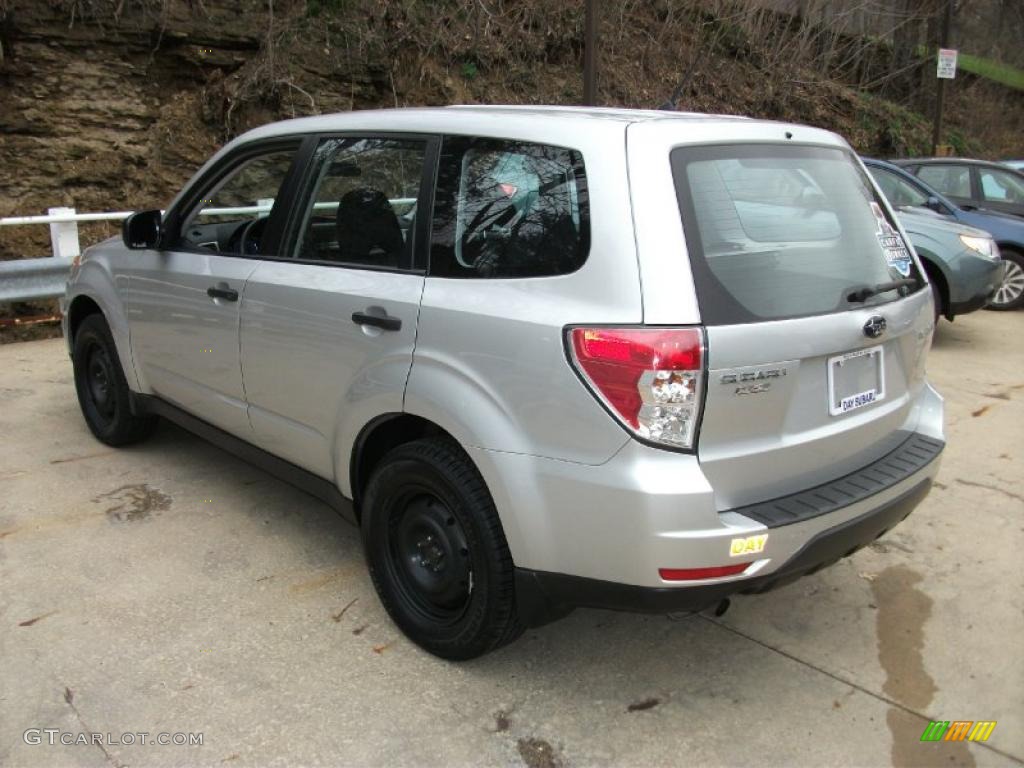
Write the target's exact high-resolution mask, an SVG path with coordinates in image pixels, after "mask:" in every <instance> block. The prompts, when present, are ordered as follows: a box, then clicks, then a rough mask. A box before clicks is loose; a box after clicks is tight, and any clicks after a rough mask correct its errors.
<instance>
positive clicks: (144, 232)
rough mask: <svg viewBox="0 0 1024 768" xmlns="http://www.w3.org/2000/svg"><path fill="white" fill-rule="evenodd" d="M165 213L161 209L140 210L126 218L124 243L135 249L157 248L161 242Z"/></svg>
mask: <svg viewBox="0 0 1024 768" xmlns="http://www.w3.org/2000/svg"><path fill="white" fill-rule="evenodd" d="M162 220H163V215H162V214H161V213H160V211H139V212H138V213H133V214H132V215H131V216H129V217H128V218H127V219H125V220H124V224H122V225H121V237H122V238H123V239H124V244H125V245H126V246H127V247H129V248H131V249H132V250H133V251H140V250H144V249H146V248H156V247H157V246H158V245H159V244H160V229H161V227H160V225H161V222H162Z"/></svg>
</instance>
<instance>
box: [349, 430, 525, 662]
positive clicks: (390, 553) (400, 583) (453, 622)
mask: <svg viewBox="0 0 1024 768" xmlns="http://www.w3.org/2000/svg"><path fill="white" fill-rule="evenodd" d="M362 531H363V545H364V548H365V550H366V560H367V563H368V565H369V569H370V576H371V577H372V579H373V585H374V587H375V588H376V589H377V594H378V595H379V596H380V600H381V602H382V603H383V604H384V608H385V609H386V610H387V612H388V614H389V615H390V616H391V618H392V620H393V621H394V622H395V624H397V625H398V627H399V628H400V629H401V630H402V632H404V633H405V634H406V636H408V638H409V639H410V640H412V641H413V642H414V643H416V644H417V645H419V646H420V647H421V648H423V649H424V650H426V651H429V652H430V653H432V654H434V655H435V656H440V657H441V658H444V659H451V660H464V659H471V658H474V657H476V656H480V655H482V654H485V653H488V652H489V651H493V650H495V649H496V648H499V647H500V646H502V645H505V644H506V643H509V642H511V641H512V640H514V639H515V638H517V637H518V636H519V635H520V634H522V632H523V627H522V625H521V624H520V622H519V619H518V616H517V614H516V601H515V583H514V566H513V563H512V555H511V553H510V552H509V549H508V543H507V542H506V540H505V533H504V531H503V530H502V527H501V521H500V520H499V519H498V512H497V510H496V509H495V507H494V501H493V500H492V499H491V495H490V493H489V492H488V490H487V486H486V485H485V484H484V481H483V478H482V477H481V476H480V473H479V472H478V471H477V469H476V467H475V466H474V465H473V463H472V461H471V460H470V459H469V457H468V456H467V455H466V454H465V452H464V451H463V450H462V449H461V448H460V447H459V446H458V445H457V444H455V443H454V442H452V441H451V440H449V439H445V438H436V437H433V438H425V439H422V440H416V441H414V442H411V443H406V444H404V445H400V446H398V447H397V448H395V449H393V450H392V451H391V452H390V453H388V454H387V455H386V456H385V457H384V458H383V459H382V460H381V462H380V464H378V465H377V467H376V468H375V469H374V471H373V474H372V475H371V477H370V481H369V483H368V484H367V488H366V493H365V495H364V503H363V512H362Z"/></svg>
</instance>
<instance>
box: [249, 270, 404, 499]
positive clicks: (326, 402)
mask: <svg viewBox="0 0 1024 768" xmlns="http://www.w3.org/2000/svg"><path fill="white" fill-rule="evenodd" d="M256 263H258V264H259V266H258V267H257V268H256V270H255V272H253V274H252V275H251V276H250V277H249V280H248V282H247V283H246V286H245V292H244V294H243V295H242V301H241V305H242V309H241V312H242V319H241V323H242V325H241V351H242V375H243V379H244V381H245V392H246V397H247V398H248V402H249V417H250V419H251V421H252V429H253V440H254V441H255V442H256V444H257V445H259V446H260V447H261V448H263V449H264V450H267V451H270V452H271V453H273V454H275V455H277V456H280V457H281V458H283V459H286V460H288V461H290V462H292V463H293V464H297V465H299V466H300V467H302V468H303V469H306V470H309V471H310V472H313V473H314V474H316V475H319V476H321V477H324V478H328V479H334V480H336V481H337V483H338V485H339V490H341V492H342V493H344V494H346V495H350V494H351V489H350V488H349V487H348V486H349V472H348V468H349V458H350V455H351V449H352V445H353V444H354V443H355V440H356V437H357V436H358V434H359V431H360V430H361V429H362V427H363V426H364V425H365V424H367V423H368V422H369V421H371V420H372V419H373V418H375V417H376V416H379V415H381V414H385V413H398V412H401V410H402V400H403V392H404V391H405V384H406V380H407V379H408V376H409V368H410V366H411V365H412V352H413V345H414V344H415V342H416V320H417V315H418V313H419V303H420V296H421V295H422V293H423V276H422V275H416V274H403V273H390V272H377V271H373V270H366V269H348V268H345V267H340V266H336V265H332V266H327V265H322V266H321V265H315V264H292V263H288V262H284V261H264V262H256ZM385 307H386V308H387V314H388V315H390V316H393V317H397V318H398V319H400V320H401V321H402V327H401V329H400V330H398V331H383V330H381V329H380V328H374V327H370V326H363V325H356V324H355V323H354V322H352V320H351V318H352V314H353V313H354V312H364V311H367V310H369V311H370V312H371V314H372V313H374V312H381V313H382V312H383V310H384V308H385Z"/></svg>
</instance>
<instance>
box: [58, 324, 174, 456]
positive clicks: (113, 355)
mask: <svg viewBox="0 0 1024 768" xmlns="http://www.w3.org/2000/svg"><path fill="white" fill-rule="evenodd" d="M71 360H72V365H73V367H74V372H75V391H76V392H77V393H78V405H79V407H81V409H82V415H83V416H84V417H85V423H86V424H87V425H88V427H89V430H90V431H91V432H92V433H93V434H94V435H95V436H96V438H97V439H98V440H100V441H101V442H104V443H106V444H107V445H113V446H118V445H128V444H129V443H136V442H139V441H140V440H144V439H145V438H147V437H149V436H150V435H151V434H153V430H154V429H156V425H157V421H158V419H157V417H156V416H137V415H135V414H133V413H132V411H131V391H130V390H129V389H128V382H127V381H125V378H124V371H122V370H121V364H120V362H119V358H118V356H117V348H116V347H115V346H114V337H113V336H112V335H111V334H110V328H109V326H108V325H107V321H106V320H105V319H104V318H103V316H102V315H99V314H94V315H89V316H88V317H86V318H85V319H84V320H83V321H82V324H81V325H80V326H79V327H78V330H77V331H76V332H75V339H74V345H73V347H72V353H71Z"/></svg>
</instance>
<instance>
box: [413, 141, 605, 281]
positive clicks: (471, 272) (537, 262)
mask: <svg viewBox="0 0 1024 768" xmlns="http://www.w3.org/2000/svg"><path fill="white" fill-rule="evenodd" d="M589 245H590V222H589V218H588V209H587V187H586V175H585V173H584V169H583V158H582V156H581V155H580V153H579V152H577V151H575V150H572V149H565V148H563V147H554V146H548V145H545V144H532V143H525V142H518V141H506V140H498V139H479V138H466V137H456V136H449V137H446V138H445V139H444V142H443V144H442V148H441V156H440V159H439V165H438V175H437V193H436V196H435V200H434V214H433V226H432V235H431V250H430V274H431V275H434V276H437V277H461V278H485V279H486V278H513V277H545V276H550V275H562V274H566V273H568V272H573V271H575V270H577V269H579V267H580V266H581V265H582V264H583V262H584V261H585V260H586V257H587V251H588V249H589Z"/></svg>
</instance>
